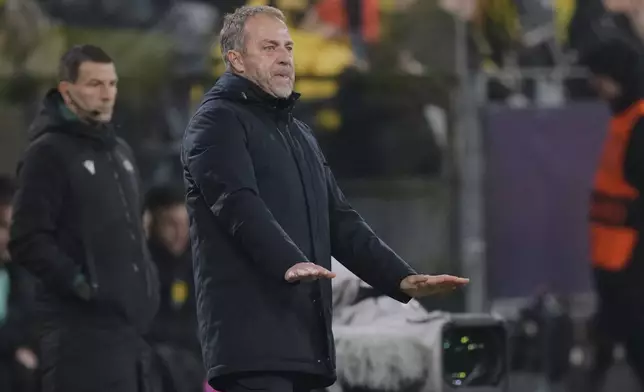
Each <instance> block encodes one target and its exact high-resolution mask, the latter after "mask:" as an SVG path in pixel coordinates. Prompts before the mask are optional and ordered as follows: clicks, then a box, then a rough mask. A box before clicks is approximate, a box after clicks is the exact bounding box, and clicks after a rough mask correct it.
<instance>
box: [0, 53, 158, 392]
mask: <svg viewBox="0 0 644 392" xmlns="http://www.w3.org/2000/svg"><path fill="white" fill-rule="evenodd" d="M116 85H117V75H116V71H115V68H114V64H113V62H112V60H111V59H110V57H109V56H108V55H107V54H105V52H103V51H102V50H101V49H99V48H97V47H94V46H78V47H74V48H72V49H71V50H70V51H68V52H67V53H66V54H65V55H64V56H63V58H62V60H61V66H60V83H59V85H58V88H57V89H53V90H51V91H50V92H49V93H48V94H47V96H46V97H45V99H44V102H43V105H42V110H41V113H40V115H39V116H38V118H37V119H36V120H35V121H34V123H33V124H32V127H31V129H30V134H29V138H30V143H29V146H28V148H27V150H26V152H25V153H24V156H23V157H22V160H21V162H20V164H19V168H18V191H17V194H16V198H15V204H14V217H13V225H12V229H11V242H10V244H9V249H10V252H11V256H12V258H13V260H14V261H15V262H17V263H19V264H21V265H23V266H24V267H25V268H27V269H28V270H29V271H30V272H31V273H32V274H33V275H35V276H36V277H37V278H38V279H39V280H40V282H41V283H42V288H43V289H42V290H40V292H39V293H37V303H38V304H37V312H38V314H39V315H40V317H41V318H42V321H43V323H42V328H43V329H42V334H41V337H40V355H41V364H42V368H43V390H45V391H52V392H53V391H55V392H58V391H65V392H74V391H79V392H81V391H83V392H86V391H94V392H98V391H119V392H137V391H140V390H141V386H142V384H143V380H144V378H145V377H144V376H145V375H144V373H145V369H146V366H145V361H144V356H143V354H142V352H143V351H144V350H142V339H141V336H142V335H143V334H144V333H145V331H146V330H147V329H148V327H149V324H150V322H151V321H152V318H153V317H154V315H155V313H156V309H157V306H158V283H157V276H156V270H155V268H154V265H153V263H152V262H151V260H150V257H149V254H148V250H147V246H146V241H145V235H144V232H143V228H142V222H141V219H140V217H141V197H140V191H139V181H138V175H137V169H136V167H135V165H134V158H133V156H132V153H131V151H130V149H129V147H128V146H127V145H126V144H125V143H124V142H123V141H122V140H120V139H118V138H117V137H116V136H115V135H114V132H113V130H112V128H111V126H110V121H111V117H112V109H113V106H114V102H115V99H116V91H117V86H116Z"/></svg>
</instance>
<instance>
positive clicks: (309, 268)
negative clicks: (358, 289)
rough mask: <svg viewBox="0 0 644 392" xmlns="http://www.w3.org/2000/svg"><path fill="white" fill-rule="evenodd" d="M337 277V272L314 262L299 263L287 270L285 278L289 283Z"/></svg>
mask: <svg viewBox="0 0 644 392" xmlns="http://www.w3.org/2000/svg"><path fill="white" fill-rule="evenodd" d="M332 278H335V273H334V272H331V271H329V270H328V269H326V268H324V267H321V266H319V265H317V264H313V263H297V264H295V265H294V266H292V267H291V268H289V269H288V271H286V274H284V279H286V281H288V282H289V283H293V282H298V281H300V282H311V281H314V280H318V279H332Z"/></svg>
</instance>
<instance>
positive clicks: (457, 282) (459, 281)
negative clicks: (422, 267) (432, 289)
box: [418, 275, 470, 287]
mask: <svg viewBox="0 0 644 392" xmlns="http://www.w3.org/2000/svg"><path fill="white" fill-rule="evenodd" d="M419 276H421V277H423V279H421V280H420V281H419V282H418V283H419V284H421V285H423V286H425V285H441V284H445V285H453V286H457V287H458V286H463V285H466V284H468V283H469V282H470V280H469V279H467V278H460V277H458V276H452V275H419Z"/></svg>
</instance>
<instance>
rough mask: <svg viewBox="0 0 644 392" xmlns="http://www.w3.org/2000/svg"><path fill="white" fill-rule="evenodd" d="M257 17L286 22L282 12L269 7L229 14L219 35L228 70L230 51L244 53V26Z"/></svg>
mask: <svg viewBox="0 0 644 392" xmlns="http://www.w3.org/2000/svg"><path fill="white" fill-rule="evenodd" d="M256 15H268V16H273V17H275V18H277V19H279V20H281V21H282V22H284V21H285V17H284V14H283V13H282V11H280V10H278V9H277V8H275V7H271V6H267V5H260V6H255V7H251V6H244V7H240V8H237V9H236V10H235V12H233V13H232V14H227V15H226V16H225V17H224V26H223V27H222V28H221V33H219V42H220V45H221V55H222V57H223V58H224V63H225V64H226V68H227V69H228V68H229V67H230V62H229V61H228V56H227V54H228V51H230V50H236V51H239V52H243V51H244V47H245V46H244V38H245V34H244V26H246V22H247V21H248V19H250V18H252V17H253V16H256Z"/></svg>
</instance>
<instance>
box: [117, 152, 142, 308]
mask: <svg viewBox="0 0 644 392" xmlns="http://www.w3.org/2000/svg"><path fill="white" fill-rule="evenodd" d="M113 154H114V153H113V152H109V153H108V154H107V156H108V159H109V161H110V164H111V165H112V168H113V170H114V179H115V180H116V183H117V184H118V189H119V194H120V196H121V203H122V204H123V207H125V219H126V220H127V223H128V224H129V225H130V228H129V231H130V237H131V238H132V240H133V241H134V240H136V233H135V232H134V230H133V229H132V225H133V222H132V215H131V214H130V204H129V203H128V201H127V198H126V197H125V190H124V189H123V184H122V183H121V176H120V175H119V172H118V168H117V167H116V165H117V163H116V160H115V159H114V155H113ZM132 269H133V270H134V272H135V273H136V274H138V273H139V270H140V268H139V266H138V264H136V263H132ZM143 276H144V279H145V289H146V293H147V296H148V297H152V287H151V285H150V276H149V271H147V269H146V271H145V273H144V275H143Z"/></svg>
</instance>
